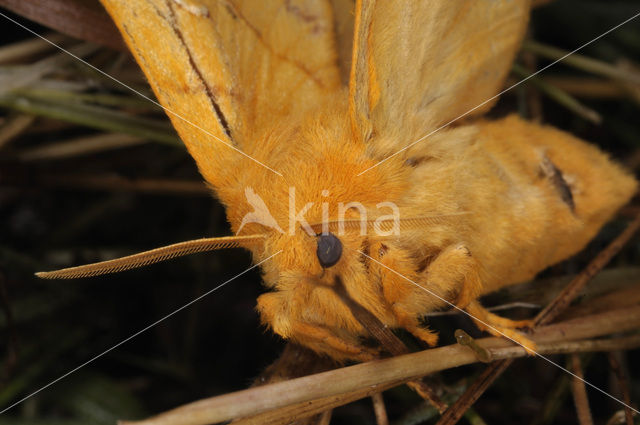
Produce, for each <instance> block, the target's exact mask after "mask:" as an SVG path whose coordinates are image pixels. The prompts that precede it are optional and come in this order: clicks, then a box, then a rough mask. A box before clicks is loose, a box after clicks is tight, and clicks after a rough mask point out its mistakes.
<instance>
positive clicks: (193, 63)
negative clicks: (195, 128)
mask: <svg viewBox="0 0 640 425" xmlns="http://www.w3.org/2000/svg"><path fill="white" fill-rule="evenodd" d="M149 4H151V5H152V6H153V8H154V9H155V11H156V13H157V14H158V15H159V16H160V17H161V18H162V19H164V20H165V21H167V22H168V23H169V26H170V27H171V30H172V31H173V33H174V34H175V36H176V37H177V38H178V40H180V43H181V44H182V47H183V48H184V50H185V52H186V53H187V56H188V58H189V65H191V68H192V69H193V70H194V72H195V73H196V75H197V77H198V79H199V80H200V82H201V83H202V85H203V86H204V88H205V92H206V93H207V98H208V99H209V102H210V103H211V106H212V107H213V109H214V111H215V113H216V118H217V119H218V122H219V123H220V125H221V126H222V129H223V130H224V132H225V134H226V135H227V136H228V137H229V139H230V140H231V143H232V144H233V145H234V146H235V145H236V143H235V141H234V140H233V137H232V136H231V129H230V128H229V122H228V121H227V118H226V117H225V116H224V113H223V112H222V109H220V105H218V102H217V101H216V97H215V95H214V94H213V90H211V87H209V85H208V84H207V81H206V80H205V78H204V76H203V74H202V71H200V68H199V67H198V65H197V64H196V61H195V59H194V57H193V54H192V53H191V50H190V49H189V46H188V45H187V43H186V41H185V38H184V35H183V34H182V31H181V30H180V28H178V26H177V18H176V14H175V11H174V10H173V6H172V4H171V1H170V0H165V4H166V5H167V8H168V9H169V13H170V16H169V18H167V17H166V16H164V15H163V14H162V13H161V12H160V11H159V10H158V9H157V8H156V7H155V5H154V4H153V3H151V2H150V3H149Z"/></svg>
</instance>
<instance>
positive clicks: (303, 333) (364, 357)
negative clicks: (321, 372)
mask: <svg viewBox="0 0 640 425" xmlns="http://www.w3.org/2000/svg"><path fill="white" fill-rule="evenodd" d="M292 331H293V337H294V339H295V340H297V341H299V342H300V343H301V344H303V345H305V346H307V347H311V348H313V349H316V350H319V351H322V352H327V353H329V354H331V356H332V357H334V358H349V359H354V360H360V361H369V360H373V359H375V358H378V356H377V354H378V352H377V351H376V350H374V349H368V348H366V347H363V346H362V345H359V344H353V343H351V342H349V341H346V340H345V339H343V338H340V337H339V336H337V335H335V334H333V333H332V332H331V331H330V330H329V329H327V328H324V327H322V326H318V325H314V324H310V323H305V322H297V321H296V322H294V323H292ZM327 349H328V350H327Z"/></svg>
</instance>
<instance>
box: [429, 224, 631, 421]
mask: <svg viewBox="0 0 640 425" xmlns="http://www.w3.org/2000/svg"><path fill="white" fill-rule="evenodd" d="M638 228H640V214H639V215H637V216H636V218H635V219H634V220H633V221H632V222H631V223H630V224H629V225H628V226H627V228H626V229H625V230H624V231H623V232H622V233H621V234H620V235H618V237H617V238H616V239H615V240H614V241H613V242H611V243H610V244H609V245H608V246H607V247H606V248H605V249H603V250H602V251H601V252H600V253H599V254H598V255H597V256H596V258H594V259H593V260H592V261H591V262H590V263H589V264H588V265H587V267H586V268H585V269H584V270H583V271H582V272H581V273H580V274H578V275H577V276H576V277H575V278H574V279H573V280H572V281H571V282H570V283H569V284H568V285H567V286H566V287H565V289H564V290H563V291H562V292H560V294H558V296H557V297H556V298H555V299H554V300H553V301H552V302H551V303H549V305H547V307H546V308H545V309H544V310H542V311H541V312H540V313H539V314H538V315H537V316H536V318H535V319H534V324H535V326H541V325H545V324H547V323H550V322H551V321H552V320H553V319H554V318H556V317H557V316H558V315H559V314H560V313H562V312H563V311H564V310H565V309H566V308H567V306H568V305H569V304H570V303H571V301H573V299H574V298H575V297H576V296H577V295H578V293H579V292H580V290H582V289H583V288H584V286H585V285H586V284H587V283H588V282H589V281H590V280H591V279H592V278H593V277H594V276H595V275H596V274H597V273H598V272H599V271H600V270H602V269H603V268H604V266H606V265H607V263H608V262H609V261H610V260H611V258H613V256H615V255H616V254H617V253H618V252H620V250H621V249H622V247H623V246H624V245H625V244H626V243H627V242H628V241H629V239H631V237H632V236H633V235H634V234H635V233H636V231H637V230H638ZM512 361H513V360H501V361H499V362H497V364H496V363H492V364H491V365H489V366H488V367H487V369H486V370H485V371H484V372H483V373H482V374H481V376H480V378H479V379H478V382H477V383H476V382H474V384H472V385H471V386H470V387H469V388H468V389H467V391H466V392H465V393H464V394H463V395H462V397H460V398H459V399H458V400H456V402H455V403H454V404H452V405H451V406H450V407H449V410H451V411H452V412H451V414H450V415H449V414H448V413H447V412H445V414H444V415H443V418H442V419H441V420H440V421H438V425H451V424H454V423H456V422H457V420H454V418H456V417H458V415H459V414H460V413H459V412H462V413H464V412H465V411H466V410H467V409H468V408H469V407H471V406H472V405H473V403H474V402H475V401H476V400H477V399H478V398H480V396H481V395H482V393H484V391H485V390H486V389H487V388H489V386H490V385H491V384H492V383H493V382H494V381H495V380H496V379H497V378H498V377H499V376H500V375H501V374H502V372H504V371H505V370H506V369H507V368H508V367H509V366H510V365H511V362H512ZM447 418H450V419H447ZM458 418H459V417H458ZM445 419H446V420H445Z"/></svg>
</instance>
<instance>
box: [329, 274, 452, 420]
mask: <svg viewBox="0 0 640 425" xmlns="http://www.w3.org/2000/svg"><path fill="white" fill-rule="evenodd" d="M332 288H333V290H334V292H335V293H336V295H338V297H340V299H341V300H342V302H343V303H345V305H346V306H347V307H349V310H351V314H353V316H354V317H355V318H356V320H357V321H358V322H360V324H361V325H362V326H363V327H364V328H365V329H366V330H367V331H369V333H370V334H371V335H372V336H373V337H374V338H375V339H376V340H377V341H378V343H379V344H380V345H381V346H382V347H383V348H384V349H385V350H387V351H388V352H389V353H390V354H391V355H394V356H399V355H402V354H407V353H409V348H408V347H407V346H406V345H405V343H404V342H402V341H401V340H400V338H398V337H397V336H396V335H395V334H394V333H393V332H391V329H389V327H388V326H385V325H384V324H383V323H382V322H381V321H380V320H378V318H377V317H376V316H374V315H373V314H372V313H371V312H370V311H369V310H367V309H366V308H365V307H363V306H362V305H360V304H359V303H358V302H357V301H355V300H354V299H353V298H352V297H351V296H350V295H349V294H348V292H347V290H346V288H345V287H344V284H343V283H342V281H341V280H340V279H339V278H336V281H335V284H334V286H333V287H332ZM407 386H408V387H409V388H411V389H412V390H414V391H415V392H416V393H418V395H419V396H420V397H422V398H423V399H425V400H427V401H429V402H430V403H431V404H433V405H434V406H435V407H436V408H437V409H438V411H440V412H444V411H445V410H446V409H447V407H449V406H448V405H447V403H445V402H444V401H442V399H441V398H440V397H438V395H437V394H436V392H435V390H434V389H433V388H431V386H430V385H428V384H427V383H426V382H424V381H423V380H421V379H419V380H415V381H411V382H408V383H407Z"/></svg>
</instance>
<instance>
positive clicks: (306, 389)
mask: <svg viewBox="0 0 640 425" xmlns="http://www.w3.org/2000/svg"><path fill="white" fill-rule="evenodd" d="M639 326H640V306H633V307H631V308H624V309H620V310H613V311H608V312H605V313H601V314H596V315H592V316H589V317H583V318H578V319H573V320H569V321H566V322H562V323H558V324H554V325H551V326H547V327H544V328H542V329H540V330H539V331H538V332H537V333H536V334H535V335H533V337H532V339H533V340H534V341H535V342H536V343H537V344H538V352H539V353H540V354H546V353H548V350H549V347H551V348H552V349H554V348H555V344H556V343H558V342H560V341H565V340H567V339H568V340H578V339H585V338H594V337H599V336H603V335H608V334H610V333H613V332H616V333H617V332H624V331H627V330H631V329H636V328H638V327H639ZM476 342H477V343H478V344H480V345H481V346H482V347H484V348H490V349H491V352H492V355H493V356H494V357H495V358H497V359H502V358H505V357H512V356H515V357H521V356H525V355H526V352H525V350H524V349H523V348H522V347H515V348H514V346H513V344H512V343H511V342H509V341H506V340H504V339H503V338H493V337H492V338H483V339H479V340H476ZM636 343H638V344H640V341H636ZM549 344H550V345H549ZM576 344H577V345H578V346H576V347H575V348H576V351H578V352H580V351H584V350H582V349H581V347H579V342H576ZM586 347H588V349H591V348H592V344H591V341H589V342H588V344H587V345H586ZM476 361H477V359H476V356H475V354H474V353H473V352H471V350H469V349H468V348H466V347H463V346H460V345H458V344H454V345H450V346H445V347H438V348H433V349H429V350H425V351H421V352H417V353H411V354H406V355H402V356H397V357H392V358H389V359H384V360H377V361H373V362H368V363H362V364H357V365H354V366H349V367H344V368H341V369H335V370H332V371H328V372H323V373H320V374H316V375H311V376H306V377H302V378H297V379H292V380H289V381H285V382H280V383H276V384H271V385H266V386H262V387H258V388H251V389H247V390H242V391H238V392H235V393H230V394H224V395H221V396H218V397H213V398H210V399H204V400H200V401H196V402H193V403H189V404H186V405H184V406H181V407H178V408H176V409H173V410H171V411H169V412H166V413H163V414H160V415H158V416H156V417H153V418H150V419H146V420H143V421H140V422H135V424H137V425H204V424H209V423H215V422H220V421H226V420H229V419H233V418H237V417H247V416H250V417H251V421H240V422H239V423H260V424H275V423H281V422H282V420H283V419H284V418H302V417H307V416H311V415H314V414H317V413H320V412H322V411H324V410H327V409H330V408H334V407H336V406H340V405H343V404H346V403H348V402H350V401H353V400H357V399H360V398H363V397H367V396H370V395H372V394H374V393H379V392H381V391H384V390H386V389H388V388H391V387H395V386H398V385H401V384H403V383H406V382H408V381H411V380H415V379H416V378H417V377H420V376H425V375H428V374H430V373H433V372H437V371H440V370H444V369H449V368H451V367H456V366H461V365H463V364H470V363H474V362H476ZM494 364H495V363H494ZM492 366H493V364H492ZM252 415H253V416H252ZM127 423H128V424H130V425H131V424H133V423H134V422H122V425H124V424H127Z"/></svg>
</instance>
